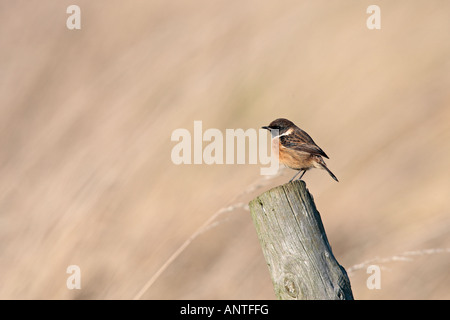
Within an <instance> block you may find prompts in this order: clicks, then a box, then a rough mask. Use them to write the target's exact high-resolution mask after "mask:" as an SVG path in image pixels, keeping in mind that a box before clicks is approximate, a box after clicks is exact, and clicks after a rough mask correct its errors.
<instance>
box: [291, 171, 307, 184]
mask: <svg viewBox="0 0 450 320" xmlns="http://www.w3.org/2000/svg"><path fill="white" fill-rule="evenodd" d="M300 172H301V170H298V172H297V173H296V174H295V176H294V177H293V178H292V179H291V180H289V182H292V181H293V180H294V179H295V177H296V176H298V174H299V173H300ZM303 174H305V172H304V171H303ZM303 174H302V176H303Z"/></svg>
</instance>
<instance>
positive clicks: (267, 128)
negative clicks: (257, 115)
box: [261, 126, 270, 131]
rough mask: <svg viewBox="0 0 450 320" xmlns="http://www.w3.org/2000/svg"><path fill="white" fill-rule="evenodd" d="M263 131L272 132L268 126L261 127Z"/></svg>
mask: <svg viewBox="0 0 450 320" xmlns="http://www.w3.org/2000/svg"><path fill="white" fill-rule="evenodd" d="M261 129H266V130H269V131H270V128H269V127H267V126H264V127H261Z"/></svg>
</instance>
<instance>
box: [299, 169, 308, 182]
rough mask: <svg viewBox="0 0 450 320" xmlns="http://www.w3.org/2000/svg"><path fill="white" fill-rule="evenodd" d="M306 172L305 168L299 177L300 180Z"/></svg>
mask: <svg viewBox="0 0 450 320" xmlns="http://www.w3.org/2000/svg"><path fill="white" fill-rule="evenodd" d="M305 173H306V170H303V173H302V175H301V176H300V177H299V178H298V180H301V179H302V177H303V176H304V174H305Z"/></svg>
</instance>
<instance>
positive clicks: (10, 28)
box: [0, 0, 450, 299]
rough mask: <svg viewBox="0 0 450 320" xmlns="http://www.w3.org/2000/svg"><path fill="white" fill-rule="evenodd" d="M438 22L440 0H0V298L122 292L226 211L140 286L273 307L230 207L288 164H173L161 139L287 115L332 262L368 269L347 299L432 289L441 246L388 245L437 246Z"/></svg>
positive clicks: (243, 218) (447, 210) (440, 141)
mask: <svg viewBox="0 0 450 320" xmlns="http://www.w3.org/2000/svg"><path fill="white" fill-rule="evenodd" d="M70 4H78V5H79V6H80V7H81V14H82V29H81V30H79V31H70V30H68V29H67V28H66V19H67V17H68V14H66V8H67V6H69V5H70ZM370 4H379V5H380V6H381V19H382V29H381V30H378V31H371V30H368V29H367V27H366V19H367V17H368V15H367V14H366V8H367V6H369V5H370ZM449 30H450V2H449V1H446V0H442V1H437V0H432V1H429V0H427V1H425V0H420V1H414V3H413V2H411V1H405V0H403V1H394V2H392V1H384V2H380V1H378V2H377V1H375V2H374V1H370V2H369V1H356V0H346V1H325V0H320V1H299V0H292V1H282V2H276V1H260V0H258V1H257V0H254V1H253V0H244V1H229V0H217V1H210V0H195V1H143V0H142V1H138V0H132V1H118V0H109V1H106V0H97V1H88V0H83V1H80V0H78V1H49V0H39V1H38V0H32V1H18V0H15V1H12V0H1V1H0V48H1V50H0V298H8V299H16V298H21V299H30V298H39V299H42V298H50V299H79V298H85V299H106V298H118V299H130V298H133V297H134V296H135V295H136V294H137V293H138V292H139V290H141V288H142V287H143V286H144V285H145V284H146V283H147V281H148V280H149V279H150V278H151V277H152V275H153V274H155V272H156V271H157V270H158V269H159V268H160V267H161V266H162V265H163V264H164V262H165V261H167V259H168V258H169V257H170V256H171V255H172V253H174V252H175V251H176V250H177V248H179V247H180V246H181V245H182V244H183V242H184V241H185V240H186V239H188V238H189V237H190V236H191V235H192V234H193V233H194V232H195V231H196V230H198V228H199V227H200V226H201V225H202V224H203V223H204V222H205V221H207V220H208V219H209V218H210V217H211V216H212V215H213V214H214V213H216V212H218V211H219V210H220V209H221V208H224V207H227V206H230V205H234V204H236V203H237V204H238V208H236V209H234V210H231V211H229V212H224V213H223V214H221V215H220V216H219V217H218V218H217V219H216V220H215V222H216V223H215V224H214V225H213V227H212V228H209V229H208V230H206V231H205V232H203V233H202V234H200V235H199V236H198V237H196V238H195V239H194V240H193V241H192V243H191V244H190V246H188V247H187V249H186V250H185V251H183V252H182V254H181V255H179V256H178V257H177V259H175V260H174V261H173V263H171V264H170V265H169V266H168V268H167V269H166V270H165V272H164V273H162V274H161V276H160V277H159V278H158V279H157V280H156V282H154V284H153V285H152V286H151V287H150V288H149V290H147V291H146V292H145V293H144V294H143V296H142V298H144V299H185V298H186V299H273V298H274V294H273V290H272V285H271V281H270V277H269V273H268V269H267V267H266V265H265V261H264V259H263V256H262V253H261V249H260V247H259V243H258V240H257V237H256V234H255V231H254V227H253V224H252V221H251V218H250V213H249V212H248V211H247V210H245V208H243V207H242V205H240V204H246V203H248V201H250V200H251V199H252V198H253V197H255V196H256V195H258V194H260V193H262V192H264V191H265V190H268V189H269V188H271V187H274V186H276V185H279V184H282V183H285V182H287V181H288V179H290V177H291V175H292V174H293V172H291V171H288V170H285V171H284V172H283V174H282V176H280V177H278V178H276V179H273V180H264V179H263V178H261V176H260V175H259V168H260V166H258V165H221V166H220V165H215V166H207V165H191V166H189V165H184V166H183V165H181V166H176V165H174V164H173V163H172V162H171V159H170V153H171V149H172V147H173V146H174V145H175V143H174V142H171V141H170V136H171V133H172V131H173V130H175V129H177V128H187V129H189V130H192V128H193V121H194V120H202V121H203V127H204V129H207V128H218V129H220V130H225V129H226V128H244V129H247V128H259V127H260V126H262V125H267V124H268V123H269V122H270V121H271V120H273V119H275V118H277V117H287V118H289V119H291V120H293V121H294V122H296V123H297V124H298V125H299V126H300V127H302V128H303V129H305V130H306V131H307V132H308V133H310V134H311V135H312V136H313V138H314V139H315V141H316V142H317V143H318V144H319V146H321V147H322V148H323V149H324V150H325V152H326V153H327V154H328V155H329V156H330V160H328V165H329V167H330V169H331V170H332V171H333V172H334V173H335V174H336V175H337V177H338V178H339V179H340V182H339V183H336V182H334V181H333V180H332V179H331V178H330V177H329V176H328V175H327V174H326V173H325V172H323V171H316V172H309V173H308V174H306V175H305V180H306V182H307V185H308V188H309V190H310V191H311V192H312V194H313V195H314V198H315V201H316V205H317V207H318V209H319V211H320V212H321V215H322V219H323V222H324V225H325V229H326V231H327V234H328V237H329V241H330V243H331V245H332V247H333V251H334V254H335V256H336V257H337V259H338V261H339V262H340V263H341V264H342V265H343V266H344V267H345V268H347V269H348V270H349V269H350V268H352V267H354V266H356V265H358V264H360V263H363V262H366V261H370V260H371V259H378V260H375V262H374V263H377V264H379V265H380V266H381V267H382V279H381V290H368V289H367V287H366V279H367V277H368V275H367V274H366V267H365V266H364V267H363V268H362V269H357V268H356V269H355V270H354V271H353V272H351V273H350V280H351V284H352V288H353V293H354V296H355V298H357V299H449V298H450V290H449V285H450V281H449V270H450V255H449V253H448V252H440V253H439V252H437V253H433V252H429V254H427V253H426V252H424V253H421V254H420V255H414V256H410V257H409V258H410V260H408V261H403V260H404V259H401V258H402V256H399V254H402V253H404V252H406V251H417V250H424V249H445V248H450V235H449V228H450V218H449V214H450V199H449V196H450V170H449V164H450V142H449V141H450V90H449V88H450V41H449V40H450V38H449ZM403 258H404V257H403ZM382 259H387V260H388V261H384V262H383V260H382ZM392 260H394V261H392ZM398 260H401V261H398ZM71 264H76V265H79V266H80V268H81V272H82V289H81V290H73V291H70V290H68V289H67V288H66V279H67V277H68V274H66V268H67V266H69V265H71Z"/></svg>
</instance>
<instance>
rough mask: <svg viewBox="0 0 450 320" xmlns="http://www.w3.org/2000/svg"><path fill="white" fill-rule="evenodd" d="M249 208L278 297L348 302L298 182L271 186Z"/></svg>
mask: <svg viewBox="0 0 450 320" xmlns="http://www.w3.org/2000/svg"><path fill="white" fill-rule="evenodd" d="M249 205H250V211H251V214H252V218H253V222H254V224H255V227H256V232H257V234H258V238H259V241H260V243H261V247H262V250H263V253H264V257H265V259H266V262H267V265H268V267H269V271H270V274H271V277H272V282H273V286H274V289H275V294H276V296H277V298H278V299H291V300H292V299H298V300H300V299H331V300H339V299H341V300H353V294H352V290H351V286H350V280H349V279H348V276H347V272H346V271H345V269H344V268H343V267H342V266H341V265H339V263H338V262H337V260H336V259H335V257H334V255H333V253H332V251H331V246H330V244H329V242H328V239H327V236H326V234H325V229H324V227H323V224H322V220H321V218H320V214H319V212H318V211H317V209H316V206H315V203H314V199H313V197H312V196H311V194H310V193H309V191H308V189H307V188H306V184H305V183H304V182H303V181H301V180H300V181H299V180H296V181H294V182H292V183H287V184H284V185H281V186H278V187H276V188H273V189H271V190H269V191H267V192H265V193H263V194H262V195H260V196H258V197H256V198H255V199H254V200H252V201H251V202H250V204H249Z"/></svg>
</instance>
